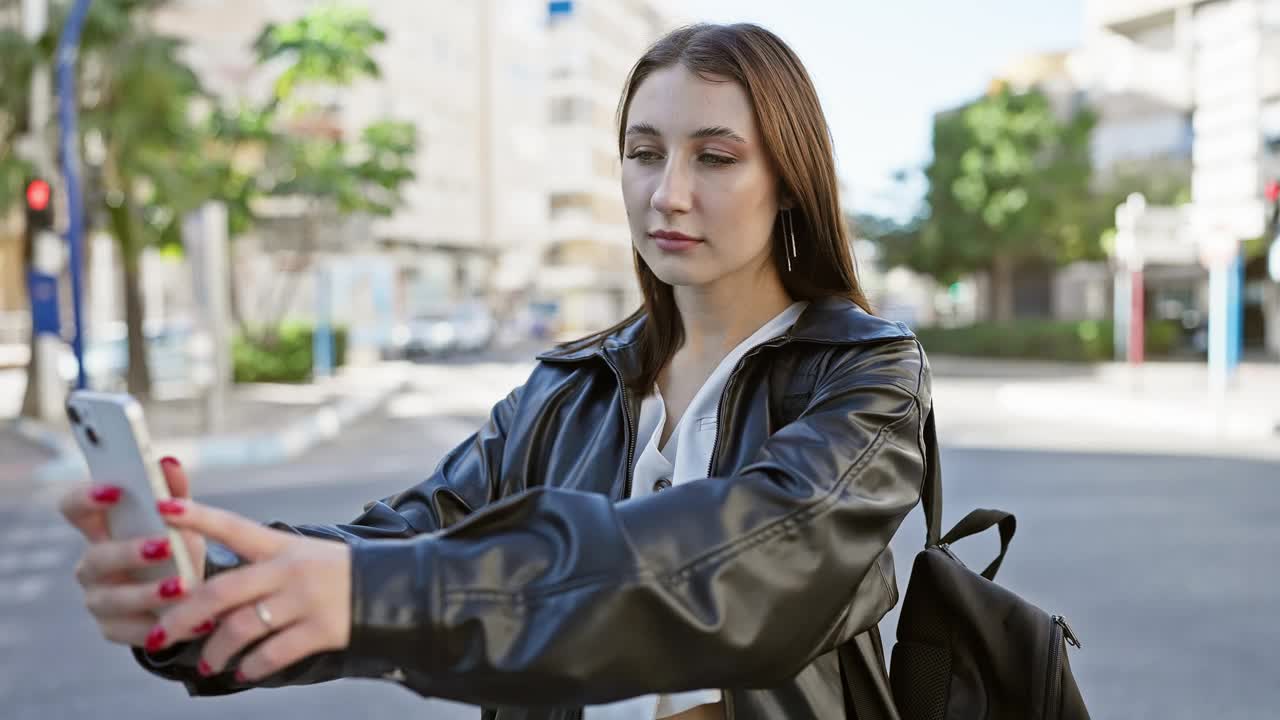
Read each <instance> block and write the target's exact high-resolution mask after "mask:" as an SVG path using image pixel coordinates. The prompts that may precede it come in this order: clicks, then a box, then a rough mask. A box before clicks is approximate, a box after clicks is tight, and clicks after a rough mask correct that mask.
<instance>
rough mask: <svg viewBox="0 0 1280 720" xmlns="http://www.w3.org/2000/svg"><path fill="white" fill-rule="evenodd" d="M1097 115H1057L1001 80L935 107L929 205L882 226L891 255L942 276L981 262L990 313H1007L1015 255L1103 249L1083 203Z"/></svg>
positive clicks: (1034, 95) (1077, 254) (1074, 256)
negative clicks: (962, 101)
mask: <svg viewBox="0 0 1280 720" xmlns="http://www.w3.org/2000/svg"><path fill="white" fill-rule="evenodd" d="M1094 124H1095V117H1094V115H1093V113H1092V112H1090V111H1089V110H1087V109H1082V110H1080V111H1078V112H1075V113H1074V114H1072V115H1071V116H1070V117H1069V118H1066V119H1060V118H1059V117H1058V116H1056V115H1055V113H1054V111H1053V108H1052V107H1051V105H1050V103H1049V100H1048V99H1047V98H1046V97H1045V96H1044V95H1043V94H1042V93H1040V92H1038V91H1031V92H1026V93H1015V92H1012V91H1010V90H1008V89H1007V88H1001V89H999V90H996V91H994V92H992V93H990V94H988V95H986V96H983V97H981V98H979V99H978V100H975V101H974V102H971V103H969V104H967V105H965V106H963V107H961V108H958V109H956V110H952V111H950V112H946V113H942V114H940V115H939V116H937V118H935V120H934V128H933V159H932V160H931V162H930V163H929V165H928V166H927V168H926V169H925V176H926V178H927V180H928V183H929V189H928V191H927V194H926V209H925V210H923V211H922V212H921V213H920V215H919V217H917V218H916V219H914V220H913V221H911V222H907V223H898V224H892V225H891V226H889V227H887V228H886V227H880V228H878V232H879V237H878V238H876V239H879V240H880V241H881V245H882V248H883V249H884V252H885V255H886V257H887V259H888V260H889V261H890V262H891V263H894V264H900V265H906V266H907V267H910V268H912V269H914V270H916V271H919V272H923V273H926V274H929V275H932V276H933V277H935V278H936V279H937V280H938V281H940V282H942V283H950V282H953V281H954V280H956V279H957V278H959V277H961V276H963V275H966V274H969V273H972V272H975V271H982V270H985V271H987V272H988V273H990V277H991V280H992V282H991V286H992V297H991V298H990V307H991V308H992V310H993V316H994V319H996V320H1008V319H1011V318H1012V316H1013V293H1012V286H1013V279H1014V273H1015V271H1016V269H1017V268H1018V266H1019V265H1020V264H1022V263H1024V262H1027V261H1032V262H1041V263H1052V264H1061V263H1067V262H1072V261H1074V260H1080V259H1088V258H1097V257H1101V256H1102V248H1101V245H1100V243H1099V236H1100V229H1099V228H1097V227H1094V226H1092V225H1093V223H1092V222H1091V218H1093V215H1091V213H1090V212H1089V208H1090V206H1091V193H1090V186H1089V184H1090V175H1091V169H1090V157H1089V139H1090V133H1091V131H1092V129H1093V126H1094Z"/></svg>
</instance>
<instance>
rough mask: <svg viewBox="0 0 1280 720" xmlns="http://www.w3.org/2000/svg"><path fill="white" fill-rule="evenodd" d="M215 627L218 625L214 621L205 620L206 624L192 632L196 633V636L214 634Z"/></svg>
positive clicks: (196, 627) (200, 625) (201, 624)
mask: <svg viewBox="0 0 1280 720" xmlns="http://www.w3.org/2000/svg"><path fill="white" fill-rule="evenodd" d="M215 627H217V624H216V623H214V622H213V621H212V620H205V621H204V622H202V623H200V624H199V625H197V626H195V628H193V629H192V630H191V632H193V633H195V634H196V635H208V634H209V633H211V632H213V629H214V628H215Z"/></svg>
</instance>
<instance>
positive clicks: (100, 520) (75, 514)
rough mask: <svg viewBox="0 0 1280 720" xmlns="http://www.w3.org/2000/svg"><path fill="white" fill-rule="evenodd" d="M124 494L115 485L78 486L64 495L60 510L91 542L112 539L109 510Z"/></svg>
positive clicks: (60, 501)
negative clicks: (109, 527) (108, 527)
mask: <svg viewBox="0 0 1280 720" xmlns="http://www.w3.org/2000/svg"><path fill="white" fill-rule="evenodd" d="M123 494H124V490H123V489H122V488H120V487H118V486H115V485H89V484H83V485H77V486H75V487H73V488H71V489H69V490H68V491H67V492H66V493H64V494H63V495H62V498H61V499H60V500H59V501H58V510H59V512H61V513H62V516H63V517H64V518H66V519H67V522H69V523H71V525H72V526H73V527H75V528H76V529H77V530H79V531H80V533H81V534H83V535H84V536H85V538H86V539H87V540H89V542H99V541H101V540H106V539H107V538H108V537H110V533H109V532H108V530H107V510H108V509H109V508H110V507H111V506H113V505H115V504H116V503H117V502H119V501H120V497H121V496H122V495H123Z"/></svg>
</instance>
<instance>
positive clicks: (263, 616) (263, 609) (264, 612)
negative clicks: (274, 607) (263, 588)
mask: <svg viewBox="0 0 1280 720" xmlns="http://www.w3.org/2000/svg"><path fill="white" fill-rule="evenodd" d="M253 611H254V612H256V613H258V619H259V620H261V621H262V624H263V625H266V626H267V629H268V630H270V629H272V628H274V627H275V625H274V624H273V623H272V622H271V611H270V610H268V609H267V606H266V605H265V604H264V601H262V600H259V601H258V602H256V603H254V604H253Z"/></svg>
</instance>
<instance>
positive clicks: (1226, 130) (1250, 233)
mask: <svg viewBox="0 0 1280 720" xmlns="http://www.w3.org/2000/svg"><path fill="white" fill-rule="evenodd" d="M1085 15H1086V19H1087V30H1086V33H1085V36H1086V42H1085V46H1084V47H1083V48H1081V50H1080V51H1079V52H1078V53H1077V54H1076V58H1075V61H1076V62H1075V69H1076V70H1077V72H1078V74H1079V75H1080V76H1081V77H1082V78H1083V79H1084V81H1085V82H1087V83H1088V84H1089V86H1090V87H1091V88H1093V89H1094V91H1095V92H1101V93H1105V94H1107V95H1110V96H1116V97H1119V98H1123V99H1125V100H1127V101H1128V102H1127V104H1128V106H1129V107H1128V108H1127V111H1128V112H1127V117H1128V120H1122V121H1118V122H1116V123H1115V124H1114V126H1113V127H1114V132H1113V134H1112V135H1111V136H1103V143H1104V150H1105V151H1106V152H1109V153H1120V152H1123V151H1124V149H1126V148H1128V149H1130V152H1132V149H1133V148H1137V149H1139V150H1144V149H1146V148H1145V145H1149V144H1151V143H1156V144H1159V143H1161V142H1167V141H1168V140H1172V139H1173V138H1174V137H1175V136H1176V134H1177V133H1179V132H1180V130H1179V128H1178V127H1177V125H1178V123H1177V122H1176V120H1172V119H1171V120H1168V121H1167V124H1166V125H1164V126H1162V125H1161V122H1162V120H1161V118H1162V117H1165V118H1171V117H1176V115H1174V114H1176V113H1179V112H1181V113H1185V114H1186V116H1187V117H1189V118H1190V122H1189V125H1190V132H1189V133H1188V135H1189V142H1188V145H1189V156H1190V162H1191V211H1190V213H1189V216H1190V217H1191V218H1192V223H1191V224H1192V225H1193V227H1191V228H1189V231H1190V232H1192V233H1195V234H1197V235H1201V236H1206V237H1207V236H1209V235H1214V236H1222V237H1223V238H1225V239H1229V240H1234V241H1244V240H1249V239H1253V238H1257V237H1259V236H1260V235H1261V234H1262V233H1263V232H1264V231H1265V230H1266V228H1265V217H1266V208H1265V204H1264V200H1263V192H1264V187H1265V185H1266V183H1267V182H1268V181H1269V180H1272V179H1275V178H1277V177H1280V0H1212V1H1209V2H1206V1H1204V0H1090V1H1089V2H1087V3H1086V13H1085ZM1135 108H1136V109H1137V110H1136V111H1135V110H1134V109H1135ZM1152 108H1155V109H1156V110H1155V111H1154V112H1153V111H1152ZM1161 113H1163V115H1162V114H1161ZM1264 265H1265V260H1264V259H1262V258H1258V257H1254V258H1251V259H1250V260H1249V261H1248V263H1247V264H1246V267H1245V287H1244V291H1243V298H1244V339H1245V343H1246V347H1247V348H1250V347H1251V348H1254V349H1256V350H1259V351H1261V350H1265V351H1267V352H1269V353H1271V354H1272V355H1280V289H1277V287H1276V283H1274V282H1273V281H1271V280H1269V279H1268V278H1267V277H1266V273H1265V269H1264ZM1180 272H1181V273H1183V274H1184V275H1188V277H1191V276H1194V281H1193V282H1191V287H1189V289H1188V290H1187V293H1186V294H1188V295H1189V296H1191V297H1190V298H1189V300H1190V301H1192V302H1194V303H1195V304H1197V305H1200V306H1204V305H1207V293H1208V281H1207V273H1204V272H1203V270H1202V269H1200V268H1196V267H1195V266H1194V265H1190V264H1188V266H1186V267H1184V268H1182V269H1181V270H1180Z"/></svg>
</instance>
